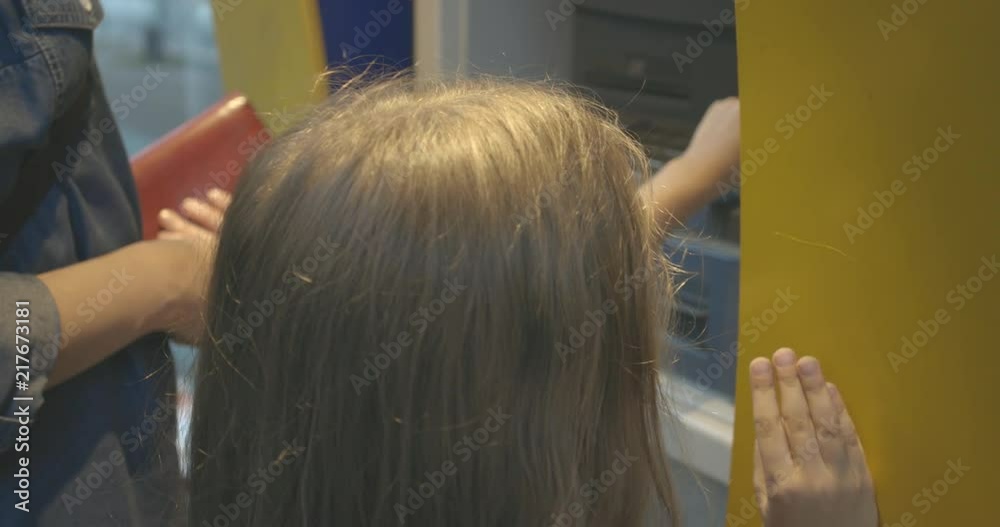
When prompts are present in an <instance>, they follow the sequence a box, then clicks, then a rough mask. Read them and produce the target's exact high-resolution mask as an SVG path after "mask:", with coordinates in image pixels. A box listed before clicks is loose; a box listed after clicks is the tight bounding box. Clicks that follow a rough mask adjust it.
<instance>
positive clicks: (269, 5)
mask: <svg viewBox="0 0 1000 527" xmlns="http://www.w3.org/2000/svg"><path fill="white" fill-rule="evenodd" d="M212 6H213V8H214V10H215V27H216V29H215V31H216V40H217V42H218V45H219V58H220V62H221V63H222V79H223V84H224V86H225V89H226V90H227V91H234V90H238V91H241V92H243V93H245V94H246V95H247V96H249V98H250V101H251V103H253V105H254V107H255V108H256V109H257V111H258V112H259V113H261V115H262V117H263V119H264V120H265V121H266V122H267V123H268V124H269V125H270V126H272V128H275V129H278V130H280V129H281V128H283V127H284V126H286V125H287V124H288V121H289V120H290V117H289V115H290V114H294V113H296V112H297V111H298V110H299V109H301V108H302V107H303V106H304V105H306V104H308V103H310V102H314V101H317V100H319V99H321V98H322V97H323V96H324V95H325V93H326V89H325V86H322V85H318V84H317V83H316V79H317V78H318V76H319V75H320V73H322V72H323V70H324V68H325V65H326V56H325V52H324V51H323V40H322V32H321V29H320V23H319V17H318V14H317V6H316V0H282V1H280V2H279V1H274V0H265V1H262V0H216V1H213V2H212Z"/></svg>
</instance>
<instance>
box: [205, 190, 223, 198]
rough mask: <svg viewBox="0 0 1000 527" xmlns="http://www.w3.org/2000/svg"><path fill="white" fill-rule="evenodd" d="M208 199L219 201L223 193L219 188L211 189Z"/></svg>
mask: <svg viewBox="0 0 1000 527" xmlns="http://www.w3.org/2000/svg"><path fill="white" fill-rule="evenodd" d="M208 197H210V198H213V199H219V198H221V197H222V192H221V191H220V190H219V189H217V188H213V189H210V190H209V191H208Z"/></svg>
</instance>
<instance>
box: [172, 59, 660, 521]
mask: <svg viewBox="0 0 1000 527" xmlns="http://www.w3.org/2000/svg"><path fill="white" fill-rule="evenodd" d="M636 173H639V174H646V173H648V167H647V163H646V158H645V155H644V153H643V151H642V149H641V148H640V146H639V145H638V144H637V143H636V142H635V141H634V140H633V139H632V138H631V137H630V136H629V135H627V134H626V133H625V132H623V130H622V129H621V127H620V126H619V124H618V123H617V122H616V120H615V117H614V115H613V114H612V113H611V112H609V111H607V110H605V109H603V108H601V107H600V106H599V105H597V104H595V103H592V102H590V101H588V100H586V99H584V98H581V97H578V96H575V95H573V94H571V93H570V92H569V91H568V90H566V89H564V88H559V87H554V86H552V85H551V84H525V83H518V82H514V81H510V80H502V79H475V80H455V81H447V82H422V83H416V82H414V81H413V80H412V79H411V78H410V77H409V76H407V75H400V76H396V77H394V78H392V79H388V80H380V81H376V82H367V81H365V82H362V81H354V82H352V83H349V84H348V85H347V86H345V87H343V88H341V89H340V90H338V91H337V92H336V93H335V95H334V96H332V97H331V99H330V101H329V102H327V103H325V104H323V105H322V106H321V107H319V108H318V109H316V110H315V112H314V113H313V114H312V115H311V116H310V117H309V118H308V119H306V120H305V121H304V122H302V123H301V124H300V125H298V126H297V127H295V128H294V129H293V130H291V131H289V132H288V133H286V134H285V135H283V136H281V137H279V138H277V139H276V140H275V141H274V142H273V143H272V144H271V145H270V146H268V147H267V148H266V149H265V150H264V151H263V152H262V153H261V154H260V155H259V156H258V157H257V158H256V159H255V161H254V163H253V164H252V166H251V167H250V169H249V171H248V173H247V174H246V176H245V178H244V180H243V181H242V183H241V185H240V187H239V189H238V190H237V192H236V194H235V196H234V201H233V203H232V205H231V207H230V208H229V210H228V212H227V214H226V218H225V221H224V226H223V228H222V231H221V241H220V245H219V250H218V258H217V262H216V265H215V270H214V276H213V279H212V286H211V293H210V298H209V300H210V310H209V314H208V332H207V334H206V337H205V339H204V342H203V343H202V346H201V347H202V350H203V352H202V355H201V357H200V362H199V364H198V384H197V391H196V404H195V411H194V420H193V439H192V445H191V450H190V451H191V452H193V453H194V460H193V472H192V508H191V519H192V520H193V521H192V522H191V524H192V525H199V526H201V525H203V524H202V523H201V522H203V521H205V522H207V523H208V524H209V525H211V524H212V522H213V520H218V518H219V516H220V514H221V515H224V516H226V517H227V518H228V523H226V524H227V525H253V526H261V527H264V526H266V527H273V526H278V525H308V526H314V525H317V526H318V525H324V526H326V525H349V526H353V527H361V526H389V525H399V524H400V523H405V524H407V525H413V526H434V527H445V526H455V527H458V526H462V527H468V526H550V525H569V524H573V525H593V526H611V525H614V526H636V525H639V523H640V521H641V518H642V517H643V516H644V513H645V511H646V510H647V507H648V506H649V505H650V503H649V500H648V498H649V497H650V496H651V495H653V496H656V498H657V501H658V502H659V503H660V504H661V505H663V506H665V507H666V508H667V509H668V511H670V514H671V515H673V511H674V507H673V506H672V497H671V495H672V493H671V486H670V482H669V479H668V475H667V461H666V458H665V454H664V452H663V445H662V437H661V408H660V404H659V391H658V379H659V375H658V368H657V361H658V357H659V355H660V351H661V346H662V337H661V336H662V330H663V328H664V325H663V322H664V320H665V316H666V314H665V312H664V311H665V309H664V306H665V299H667V298H668V297H669V289H668V287H669V285H668V280H667V275H666V263H665V260H664V258H663V255H662V251H661V246H660V235H659V233H658V232H657V231H656V228H655V227H654V225H653V224H652V222H651V219H650V216H649V214H648V213H647V211H646V210H645V209H644V207H643V203H642V201H641V199H640V197H639V196H638V194H637V188H636V181H637V179H636ZM268 471H269V472H268ZM275 472H277V473H278V474H277V475H275ZM268 475H269V476H270V478H267V477H265V476H268ZM241 493H244V494H246V495H247V496H241ZM244 498H248V499H244ZM233 504H236V505H233ZM234 511H235V512H234Z"/></svg>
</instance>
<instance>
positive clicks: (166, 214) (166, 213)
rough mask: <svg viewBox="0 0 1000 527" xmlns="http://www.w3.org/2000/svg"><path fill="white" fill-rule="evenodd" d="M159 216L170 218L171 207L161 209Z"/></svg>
mask: <svg viewBox="0 0 1000 527" xmlns="http://www.w3.org/2000/svg"><path fill="white" fill-rule="evenodd" d="M159 216H160V218H162V219H164V220H165V219H167V218H169V217H170V210H169V209H160V214H159Z"/></svg>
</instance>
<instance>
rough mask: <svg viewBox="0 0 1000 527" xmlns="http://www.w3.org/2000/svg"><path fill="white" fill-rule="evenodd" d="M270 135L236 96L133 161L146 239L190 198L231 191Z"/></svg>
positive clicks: (171, 133)
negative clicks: (160, 218) (166, 213)
mask: <svg viewBox="0 0 1000 527" xmlns="http://www.w3.org/2000/svg"><path fill="white" fill-rule="evenodd" d="M270 137H271V135H270V133H269V132H268V131H267V128H265V127H264V124H263V123H262V122H261V121H260V119H259V118H258V117H257V114H256V112H254V109H253V107H252V106H251V105H250V102H249V101H248V100H247V98H246V96H244V95H241V94H233V95H230V96H228V97H226V98H225V99H223V100H221V101H219V102H218V103H216V104H215V105H214V106H212V107H211V108H209V109H208V110H205V111H204V112H202V113H201V114H200V115H198V116H197V117H195V118H193V119H191V120H190V121H188V122H186V123H184V124H183V125H181V126H180V127H178V128H176V129H174V130H173V131H171V132H170V133H168V134H167V135H165V136H163V138H161V139H160V140H158V141H157V142H155V143H153V144H152V145H150V146H149V147H147V148H146V149H144V150H143V151H142V152H139V154H137V155H136V156H135V157H134V158H132V174H133V176H134V177H135V182H136V188H137V190H138V193H139V207H140V209H141V211H142V235H143V238H144V239H147V240H149V239H153V238H156V233H157V232H158V231H159V230H160V227H159V224H158V222H157V220H156V215H157V214H159V212H160V210H161V209H166V208H172V209H176V208H177V207H178V205H180V203H181V201H182V200H183V199H184V198H187V197H192V196H195V197H204V195H205V193H206V192H207V191H208V190H209V189H211V188H213V187H219V188H222V189H223V190H228V191H232V190H233V188H234V187H235V186H236V181H237V180H238V179H239V177H240V175H241V174H242V173H243V168H244V167H246V165H247V162H249V160H250V158H252V157H253V155H254V154H255V153H256V152H257V150H259V149H260V147H261V146H262V145H263V144H264V143H266V142H267V141H268V140H269V139H270Z"/></svg>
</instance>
